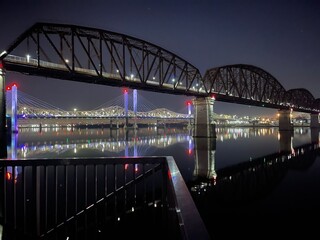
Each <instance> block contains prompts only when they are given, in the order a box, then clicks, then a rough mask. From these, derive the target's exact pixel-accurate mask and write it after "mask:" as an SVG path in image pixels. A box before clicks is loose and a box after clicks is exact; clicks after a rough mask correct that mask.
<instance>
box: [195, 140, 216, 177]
mask: <svg viewBox="0 0 320 240" xmlns="http://www.w3.org/2000/svg"><path fill="white" fill-rule="evenodd" d="M194 142H195V148H194V155H195V167H194V171H193V176H194V177H196V178H206V179H216V177H217V174H216V171H215V152H216V139H215V138H195V139H194Z"/></svg>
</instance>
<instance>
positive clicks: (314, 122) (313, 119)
mask: <svg viewBox="0 0 320 240" xmlns="http://www.w3.org/2000/svg"><path fill="white" fill-rule="evenodd" d="M310 127H311V128H320V123H319V114H318V113H311V114H310Z"/></svg>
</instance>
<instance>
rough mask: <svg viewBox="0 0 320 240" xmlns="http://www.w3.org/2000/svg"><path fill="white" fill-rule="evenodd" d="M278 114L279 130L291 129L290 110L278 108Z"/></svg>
mask: <svg viewBox="0 0 320 240" xmlns="http://www.w3.org/2000/svg"><path fill="white" fill-rule="evenodd" d="M278 116H279V131H292V130H293V125H292V123H291V110H288V109H280V110H279V111H278Z"/></svg>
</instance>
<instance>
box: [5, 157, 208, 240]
mask: <svg viewBox="0 0 320 240" xmlns="http://www.w3.org/2000/svg"><path fill="white" fill-rule="evenodd" d="M0 175H1V180H0V187H1V191H0V192H1V198H0V199H1V208H0V210H1V211H0V220H1V223H2V224H3V226H4V229H5V230H6V232H7V235H8V236H9V237H10V239H14V238H15V236H17V235H19V236H22V237H25V236H28V237H29V236H31V237H38V238H42V239H47V238H50V239H52V238H53V239H60V238H61V237H62V239H67V238H68V237H69V236H71V235H72V236H73V239H77V236H83V234H85V235H87V236H88V238H89V236H91V237H92V236H93V235H97V234H98V235H99V234H110V233H111V232H113V231H116V232H114V234H117V235H121V234H122V233H123V231H121V230H122V229H123V228H130V227H132V226H138V225H137V224H138V223H139V224H145V225H146V227H148V228H151V229H153V230H154V231H155V232H156V233H155V234H157V235H158V236H161V237H163V238H166V237H169V236H170V238H172V237H173V236H174V237H175V238H176V239H209V235H208V233H207V230H206V229H205V227H204V224H203V222H202V220H201V217H200V215H199V213H198V211H197V208H196V207H195V204H194V203H193V200H192V198H191V195H190V193H189V191H188V189H187V187H186V185H185V183H184V181H183V179H182V176H181V174H180V172H179V170H178V168H177V166H176V164H175V162H174V160H173V158H172V157H141V158H90V159H57V160H54V159H32V160H1V161H0ZM88 219H91V220H90V221H89V220H88ZM98 226H99V227H98ZM139 228H140V229H141V231H144V230H143V225H142V226H140V227H139ZM70 229H71V230H70Z"/></svg>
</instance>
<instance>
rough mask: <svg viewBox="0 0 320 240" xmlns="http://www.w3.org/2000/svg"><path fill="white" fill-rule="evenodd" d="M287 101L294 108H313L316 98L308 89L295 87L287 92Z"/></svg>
mask: <svg viewBox="0 0 320 240" xmlns="http://www.w3.org/2000/svg"><path fill="white" fill-rule="evenodd" d="M286 101H287V103H288V104H290V107H292V108H295V109H301V110H312V106H313V104H314V101H315V99H314V97H313V95H312V94H311V93H310V92H309V91H308V90H307V89H305V88H295V89H290V90H288V91H287V92H286Z"/></svg>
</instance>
